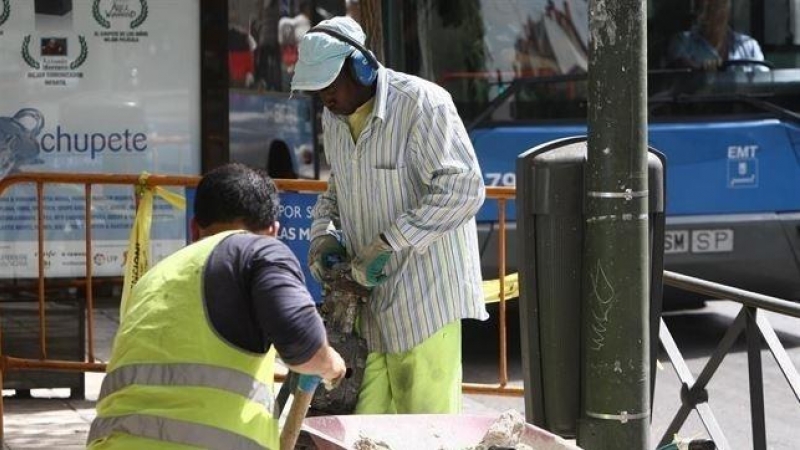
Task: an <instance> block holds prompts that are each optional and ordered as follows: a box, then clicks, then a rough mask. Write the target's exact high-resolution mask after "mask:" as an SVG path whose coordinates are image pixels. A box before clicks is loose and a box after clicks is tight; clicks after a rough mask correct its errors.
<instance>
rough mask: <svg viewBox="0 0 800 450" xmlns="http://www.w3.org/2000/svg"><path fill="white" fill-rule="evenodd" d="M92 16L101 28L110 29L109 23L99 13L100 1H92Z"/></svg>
mask: <svg viewBox="0 0 800 450" xmlns="http://www.w3.org/2000/svg"><path fill="white" fill-rule="evenodd" d="M92 16H94V20H95V21H97V23H98V24H99V25H100V26H101V27H103V28H111V22H109V21H108V19H106V18H105V17H103V14H102V13H101V12H100V0H94V3H92Z"/></svg>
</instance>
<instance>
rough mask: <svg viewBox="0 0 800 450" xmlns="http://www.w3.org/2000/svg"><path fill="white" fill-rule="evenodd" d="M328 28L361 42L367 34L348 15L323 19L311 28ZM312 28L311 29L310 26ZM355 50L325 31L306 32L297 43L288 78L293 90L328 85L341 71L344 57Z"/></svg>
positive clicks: (314, 88) (312, 88) (317, 88)
mask: <svg viewBox="0 0 800 450" xmlns="http://www.w3.org/2000/svg"><path fill="white" fill-rule="evenodd" d="M317 27H319V28H328V29H331V30H334V31H337V32H339V33H340V34H344V35H346V36H348V37H350V38H352V39H353V40H355V41H357V42H359V43H361V44H364V41H365V40H366V38H367V36H366V35H365V34H364V30H362V29H361V26H359V25H358V22H356V21H355V20H353V19H352V18H350V17H344V16H342V17H334V18H332V19H328V20H323V21H322V22H320V23H319V24H317V25H316V26H315V27H314V28H317ZM312 30H313V28H312ZM354 50H356V49H355V47H353V46H352V45H350V44H348V43H346V42H343V41H340V40H339V39H337V38H335V37H333V36H331V35H328V34H325V33H306V34H305V36H303V40H302V41H300V45H299V46H298V58H297V63H296V64H295V66H294V76H293V77H292V90H293V91H319V90H321V89H323V88H326V87H328V85H329V84H331V83H333V80H335V79H336V77H337V76H338V75H339V71H340V70H342V65H343V64H344V61H345V59H347V57H348V56H349V55H350V54H351V53H353V51H354Z"/></svg>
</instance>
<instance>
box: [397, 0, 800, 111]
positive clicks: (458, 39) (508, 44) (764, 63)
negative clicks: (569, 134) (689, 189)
mask: <svg viewBox="0 0 800 450" xmlns="http://www.w3.org/2000/svg"><path fill="white" fill-rule="evenodd" d="M402 17H403V27H402V29H403V32H402V35H401V36H399V38H400V39H401V40H402V41H403V45H402V48H403V49H404V50H403V51H404V58H401V60H402V61H404V62H405V65H404V66H403V67H401V69H405V70H406V71H408V72H411V73H415V74H417V75H420V76H422V77H423V78H426V79H429V80H433V81H435V82H437V83H439V84H440V85H442V86H443V87H445V88H446V89H447V90H448V91H449V92H450V93H451V95H452V96H453V99H454V101H455V102H456V105H457V107H458V108H459V112H460V113H461V114H462V116H463V118H464V119H465V122H466V123H468V124H469V123H470V122H471V121H473V120H478V121H488V122H493V123H514V122H537V121H554V120H557V121H567V122H583V121H585V119H586V107H587V91H586V73H587V70H588V61H589V54H588V47H589V32H588V1H586V0H465V1H459V2H449V1H433V0H413V1H408V2H403V10H402ZM708 17H713V18H715V20H717V21H718V22H719V24H721V26H717V27H716V28H715V30H717V31H718V32H720V33H722V36H724V37H725V40H724V45H722V46H721V47H720V49H719V50H714V49H713V48H711V47H710V46H708V45H709V44H707V43H704V41H703V40H701V38H700V37H699V36H700V34H699V31H700V25H701V22H702V21H703V19H704V18H708ZM795 18H800V0H790V1H786V2H770V1H764V0H761V1H757V0H651V1H650V2H648V7H647V22H648V35H647V57H648V69H649V71H650V75H649V79H648V89H649V93H648V94H649V97H650V99H651V110H650V112H651V117H652V118H653V119H654V120H660V119H663V118H665V117H666V118H669V117H672V116H673V115H674V116H676V117H687V116H689V117H692V116H694V117H696V116H719V115H722V116H725V115H729V116H742V115H758V114H763V113H765V112H766V113H769V112H768V111H765V110H764V107H765V104H764V103H762V102H761V101H762V100H766V101H767V102H768V103H769V105H768V107H767V109H769V108H770V107H772V106H775V107H778V108H785V109H788V110H795V109H796V106H797V103H796V100H797V95H796V92H797V90H798V88H800V86H798V85H797V84H798V83H797V81H796V79H797V76H796V74H792V73H789V72H787V70H785V69H789V68H795V67H798V65H799V64H798V63H800V60H799V58H800V51H798V50H800V47H798V42H800V37H798V31H800V30H798V29H797V28H798V27H800V26H798V25H797V23H800V20H796V19H795ZM779 19H780V20H779ZM438 42H448V43H450V44H448V45H447V46H442V45H435V43H438ZM681 42H683V44H684V45H683V46H681V45H679V44H680V43H681ZM687 42H688V44H687ZM690 44H698V45H701V46H708V47H707V48H706V47H702V48H701V49H700V50H697V49H696V48H694V47H692V46H691V45H690ZM680 48H683V54H684V57H685V56H686V53H687V52H689V53H693V54H694V53H697V54H703V53H704V52H706V51H707V52H710V53H711V54H719V53H720V52H722V53H723V56H724V57H719V58H718V60H717V61H715V63H714V64H706V66H703V64H697V65H681V64H678V63H677V60H676V61H674V63H671V62H670V56H669V52H670V51H676V50H677V49H680ZM684 59H685V58H684ZM776 69H780V71H776ZM678 100H679V101H678ZM770 114H771V113H770Z"/></svg>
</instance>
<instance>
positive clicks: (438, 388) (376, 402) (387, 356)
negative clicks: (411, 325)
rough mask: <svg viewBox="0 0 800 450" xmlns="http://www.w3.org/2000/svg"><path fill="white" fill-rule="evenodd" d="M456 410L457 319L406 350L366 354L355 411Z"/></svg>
mask: <svg viewBox="0 0 800 450" xmlns="http://www.w3.org/2000/svg"><path fill="white" fill-rule="evenodd" d="M460 412H461V321H460V320H457V321H455V322H452V323H450V324H448V325H446V326H445V327H444V328H442V329H441V330H439V331H437V332H436V333H434V334H433V335H432V336H431V337H429V338H428V339H425V340H424V341H422V343H420V344H419V345H417V346H416V347H414V348H412V349H411V350H409V351H406V352H401V353H370V354H369V355H368V356H367V367H366V369H365V370H364V381H363V382H362V384H361V390H360V391H359V394H358V404H357V405H356V414H457V413H460Z"/></svg>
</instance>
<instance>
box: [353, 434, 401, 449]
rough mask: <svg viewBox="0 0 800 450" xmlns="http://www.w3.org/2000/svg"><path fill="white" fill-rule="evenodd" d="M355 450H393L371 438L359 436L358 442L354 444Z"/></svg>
mask: <svg viewBox="0 0 800 450" xmlns="http://www.w3.org/2000/svg"><path fill="white" fill-rule="evenodd" d="M353 449H354V450H392V448H391V447H389V444H387V443H385V442H383V441H378V440H375V439H372V438H370V437H369V436H364V435H363V434H361V435H359V438H358V440H357V441H355V442H354V443H353Z"/></svg>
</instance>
